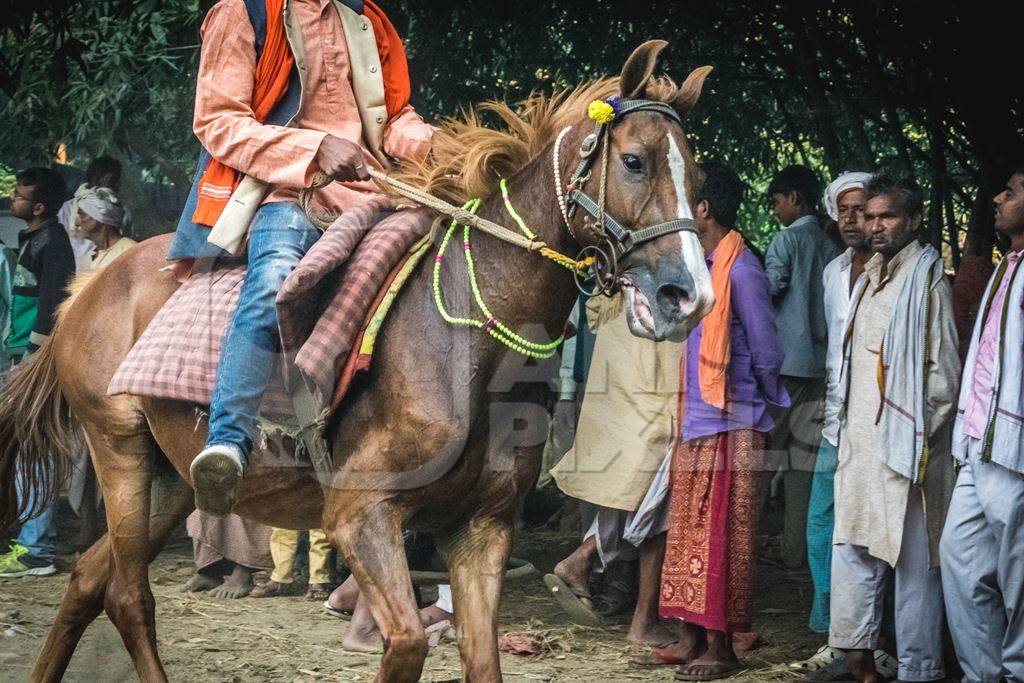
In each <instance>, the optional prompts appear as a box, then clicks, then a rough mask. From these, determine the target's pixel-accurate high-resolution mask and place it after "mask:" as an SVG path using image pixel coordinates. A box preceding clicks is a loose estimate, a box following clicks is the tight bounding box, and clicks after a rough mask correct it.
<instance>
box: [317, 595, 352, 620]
mask: <svg viewBox="0 0 1024 683" xmlns="http://www.w3.org/2000/svg"><path fill="white" fill-rule="evenodd" d="M323 609H324V612H326V613H327V614H330V615H331V616H332V617H338V618H339V619H344V620H345V621H351V620H352V610H347V609H338V608H337V607H332V606H331V603H330V601H329V600H324V604H323Z"/></svg>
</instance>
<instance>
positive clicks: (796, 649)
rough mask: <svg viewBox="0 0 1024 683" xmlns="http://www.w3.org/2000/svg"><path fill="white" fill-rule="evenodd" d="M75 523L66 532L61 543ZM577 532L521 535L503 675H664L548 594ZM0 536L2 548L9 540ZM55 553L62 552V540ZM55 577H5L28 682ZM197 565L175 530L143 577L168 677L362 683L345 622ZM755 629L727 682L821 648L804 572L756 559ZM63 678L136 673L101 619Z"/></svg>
mask: <svg viewBox="0 0 1024 683" xmlns="http://www.w3.org/2000/svg"><path fill="white" fill-rule="evenodd" d="M70 531H71V530H64V529H62V530H61V540H62V541H64V540H65V538H68V539H69V537H70ZM577 538H578V536H577V535H576V534H572V533H560V532H556V531H551V530H549V529H546V528H543V527H541V528H534V529H528V530H526V531H524V532H523V533H521V534H520V536H519V541H518V543H517V547H516V549H515V551H514V553H513V554H514V555H515V556H516V557H521V558H526V559H528V560H529V561H531V562H532V563H533V564H534V565H535V566H536V567H537V569H538V570H539V571H540V572H541V573H539V574H538V575H536V576H534V577H532V578H529V579H524V580H522V581H519V582H516V583H510V584H506V586H505V591H504V594H503V596H502V601H501V611H500V624H501V632H502V633H517V634H527V635H530V636H531V637H533V638H534V639H536V641H537V642H538V643H539V644H540V645H541V649H542V650H543V655H542V656H541V657H540V658H539V659H536V660H535V661H529V660H527V659H525V658H523V657H520V656H515V655H511V654H505V653H502V655H501V662H502V670H503V672H504V674H505V680H506V681H510V682H519V681H669V680H672V678H673V676H672V670H671V669H661V670H654V671H648V670H640V669H636V668H631V667H630V665H629V660H630V659H631V658H635V657H639V656H642V655H643V654H644V652H645V650H642V649H638V648H634V647H630V646H629V645H628V644H627V643H626V642H625V640H624V635H625V632H626V627H625V619H624V618H623V619H622V620H620V621H618V622H614V623H612V624H610V625H609V626H608V627H606V628H600V629H591V628H584V627H580V626H575V625H573V624H570V623H569V622H568V621H567V620H566V619H565V617H564V615H563V614H562V613H561V612H560V611H559V609H558V608H557V607H556V606H555V605H554V603H553V602H552V601H551V600H550V599H549V598H548V595H547V591H546V588H545V587H544V584H543V582H542V581H541V575H542V573H543V572H546V571H550V570H551V568H552V567H553V566H554V564H555V562H557V561H558V560H559V559H561V558H562V557H563V556H565V555H566V554H567V553H568V552H570V551H571V550H572V549H573V548H574V547H575V544H576V540H577ZM6 545H7V544H6V541H3V547H5V548H6ZM61 550H69V549H68V548H66V547H65V546H64V545H62V546H61ZM58 559H59V561H58V566H60V567H61V569H62V570H64V571H62V572H61V573H59V574H57V575H56V576H52V577H45V578H31V579H0V681H2V682H3V683H7V682H8V681H24V680H26V679H27V676H28V673H29V671H30V669H31V666H32V664H33V662H34V661H35V658H36V655H37V654H38V652H39V649H40V648H41V647H42V643H43V640H44V638H45V636H46V632H47V629H48V628H49V626H50V624H51V623H52V620H53V616H54V614H55V611H56V608H57V605H58V603H59V601H60V599H61V596H62V595H63V592H64V588H65V586H66V585H67V581H68V572H67V570H68V569H69V566H70V563H71V561H72V556H71V555H70V554H64V555H61V556H60V557H59V558H58ZM191 571H192V551H191V544H190V542H189V539H188V538H187V537H185V536H184V535H183V532H182V535H180V536H178V537H177V538H176V539H175V540H173V541H172V542H171V544H169V546H168V548H167V549H165V550H164V552H163V553H162V554H161V555H160V557H159V558H157V560H156V562H155V563H154V564H153V566H152V568H151V571H150V577H151V579H152V582H153V592H154V594H155V596H156V603H157V631H158V635H159V642H160V653H161V656H162V658H163V661H164V665H165V666H166V668H167V674H168V676H169V677H170V679H171V680H172V681H197V682H198V681H202V682H205V681H230V682H232V683H235V682H239V683H240V682H243V681H244V682H248V681H295V682H299V681H301V682H303V683H305V682H307V681H309V682H313V681H368V680H370V679H372V678H373V675H374V673H375V672H376V670H377V665H378V661H379V656H377V655H362V654H353V653H348V652H345V651H343V650H342V649H341V646H340V643H341V636H342V633H343V629H344V628H345V624H346V622H343V621H341V620H338V619H335V618H332V617H329V616H327V615H325V614H323V613H322V612H321V611H320V608H319V605H317V604H315V603H312V602H308V601H306V600H304V599H302V598H301V597H288V598H267V599H260V600H256V599H252V598H249V599H242V600H218V599H215V598H211V597H208V596H207V595H205V594H197V595H189V594H185V593H182V592H181V586H182V584H183V583H184V582H185V580H186V579H187V578H188V577H189V575H190V574H191ZM759 572H760V576H759V580H758V584H759V590H758V596H759V597H758V603H757V616H756V621H755V626H756V628H757V630H758V632H759V633H760V634H761V637H762V641H763V644H762V645H761V646H760V647H758V648H757V649H755V650H753V651H751V652H749V653H747V654H746V655H744V657H743V661H744V664H746V665H747V666H748V670H747V671H746V672H744V673H742V674H739V675H737V676H734V677H733V678H732V679H730V680H733V681H795V680H799V676H797V675H796V673H794V672H793V671H792V670H789V669H788V668H787V666H786V664H787V663H788V662H791V661H793V660H797V659H802V658H804V657H806V656H808V655H810V654H812V653H813V652H814V650H815V649H816V647H817V646H818V645H820V644H821V637H820V636H817V635H815V634H813V633H812V632H811V631H810V630H808V628H807V626H806V622H807V618H806V614H807V609H808V606H809V604H810V597H811V596H810V591H811V585H810V582H809V579H808V578H807V577H806V574H805V573H787V572H783V571H781V570H777V569H773V568H771V567H760V568H759ZM65 680H67V681H72V682H75V683H78V682H82V683H85V682H89V683H92V682H93V681H103V682H104V683H107V682H115V681H134V680H136V677H135V674H134V670H133V669H132V666H131V661H130V659H129V657H128V654H127V652H126V651H125V650H124V647H123V645H122V644H121V640H120V637H119V635H118V633H117V631H116V629H115V628H114V627H113V625H112V624H111V623H110V622H109V621H108V620H107V618H106V617H105V616H100V618H99V619H97V620H96V622H94V623H93V625H92V626H90V627H89V629H88V631H86V634H85V637H84V638H83V640H82V642H81V643H80V644H79V646H78V650H77V652H76V653H75V656H74V659H73V660H72V662H71V666H70V669H69V671H68V673H67V676H66V677H65ZM422 680H424V681H434V682H438V681H451V680H459V656H458V651H457V649H456V647H455V645H454V644H453V643H450V642H442V644H441V645H440V646H438V647H437V648H435V649H433V650H431V653H430V656H429V658H428V659H427V663H426V668H425V669H424V672H423V679H422Z"/></svg>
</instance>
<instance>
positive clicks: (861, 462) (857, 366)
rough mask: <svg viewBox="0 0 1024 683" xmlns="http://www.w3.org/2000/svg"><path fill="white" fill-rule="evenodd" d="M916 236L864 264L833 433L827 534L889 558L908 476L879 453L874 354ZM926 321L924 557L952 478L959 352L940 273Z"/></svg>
mask: <svg viewBox="0 0 1024 683" xmlns="http://www.w3.org/2000/svg"><path fill="white" fill-rule="evenodd" d="M921 248H922V247H921V245H920V244H918V243H917V242H916V241H915V242H912V243H911V244H910V245H908V246H907V247H905V248H904V249H903V250H902V251H901V252H900V253H899V254H897V255H896V256H894V257H893V259H892V260H891V261H890V262H889V264H888V268H886V267H885V264H884V261H883V260H882V258H881V256H879V255H876V256H875V257H873V258H872V259H871V260H870V261H869V262H868V264H867V267H866V270H865V277H867V278H868V282H867V289H866V291H865V293H864V296H863V298H862V299H861V300H860V304H859V306H858V305H857V304H856V302H854V303H853V304H852V305H853V306H856V308H855V310H853V311H852V312H851V314H852V315H854V320H853V329H852V332H851V337H850V341H849V343H850V344H851V345H852V346H851V348H850V368H849V378H850V379H849V392H848V399H847V403H846V410H847V413H846V418H845V421H844V424H843V429H842V431H841V434H840V440H839V464H838V466H837V468H836V477H835V520H836V521H835V536H834V539H833V542H834V543H836V544H839V543H849V544H853V545H859V546H863V547H865V548H867V549H868V552H869V553H870V554H871V556H872V557H877V558H878V559H880V560H883V561H885V562H886V563H888V564H889V565H890V566H895V565H896V561H897V559H898V558H899V554H900V547H901V543H902V540H903V538H902V536H903V528H904V523H903V522H904V515H905V514H906V510H907V496H908V494H909V492H910V489H911V482H910V480H909V479H907V478H905V477H903V476H901V475H899V474H897V473H896V472H895V471H894V470H892V469H890V468H889V467H887V466H886V465H885V464H884V463H883V462H882V460H881V458H880V457H879V453H880V452H881V449H883V448H886V444H885V443H883V442H882V439H881V429H880V427H879V426H878V425H876V424H875V421H876V417H877V415H878V407H879V403H880V401H881V392H880V389H879V382H878V356H879V353H880V351H881V348H882V338H883V336H884V335H885V332H886V329H887V328H888V326H889V320H890V318H891V316H892V309H893V304H894V303H895V301H896V298H897V295H898V293H899V291H900V288H901V287H902V285H903V283H904V280H905V279H906V278H907V277H908V276H909V275H910V274H911V269H910V268H909V267H901V266H904V265H905V264H907V263H908V262H912V261H913V260H914V258H915V257H916V256H917V254H918V253H919V252H920V250H921ZM931 311H932V321H931V327H930V336H929V346H930V355H929V358H930V361H929V371H928V379H927V385H928V402H927V415H928V434H929V439H928V442H929V451H930V454H929V458H928V466H927V470H926V473H925V477H924V480H923V484H922V486H921V489H923V491H924V499H925V516H926V526H927V528H928V536H929V549H930V564H931V565H932V566H936V565H937V564H938V542H939V537H940V535H941V533H942V524H943V522H944V521H945V516H946V509H947V506H948V503H949V496H950V494H951V492H952V484H953V481H954V477H955V475H954V473H953V461H952V457H951V455H950V427H951V426H952V424H951V423H952V419H953V414H954V411H955V408H956V391H957V385H958V382H959V373H960V360H959V356H958V355H957V337H956V328H955V326H954V324H953V305H952V298H951V290H950V286H949V282H948V281H947V280H946V279H945V278H943V279H942V281H941V282H940V283H939V284H938V286H936V287H935V289H934V290H933V291H932V302H931Z"/></svg>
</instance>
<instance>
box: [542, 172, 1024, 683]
mask: <svg viewBox="0 0 1024 683" xmlns="http://www.w3.org/2000/svg"><path fill="white" fill-rule="evenodd" d="M701 167H702V170H703V175H704V177H705V180H704V184H703V187H702V188H701V189H700V190H698V192H697V194H696V197H695V199H694V202H695V205H694V207H693V209H694V214H695V224H696V227H697V230H698V233H699V235H700V240H701V243H702V246H703V247H704V251H705V255H706V258H707V263H708V267H709V269H710V271H711V276H712V283H713V285H714V291H715V307H714V309H713V310H712V312H711V314H710V315H708V316H707V317H706V318H705V319H704V320H703V321H702V322H701V323H700V325H698V327H697V328H696V329H695V330H694V332H693V334H692V335H691V336H690V337H689V339H688V341H687V342H685V343H683V344H678V345H672V344H671V343H662V344H657V345H655V344H654V343H652V342H648V341H646V340H642V339H637V338H634V337H631V336H630V335H629V334H628V330H627V329H626V327H625V322H624V319H623V317H622V315H621V312H620V311H612V313H611V314H609V313H608V308H609V306H608V304H605V305H604V310H602V306H601V305H600V304H596V303H595V302H593V301H592V302H590V304H589V305H586V306H584V305H583V304H581V306H580V307H579V308H578V310H577V311H576V312H575V314H574V316H575V317H574V320H573V322H574V324H575V325H576V327H577V328H578V330H579V332H578V334H577V337H576V338H575V339H574V340H571V341H570V344H571V345H572V346H571V348H569V349H567V350H566V352H565V353H564V354H563V366H562V372H561V377H562V393H561V394H560V396H559V398H560V400H559V402H558V403H557V404H556V408H555V419H554V425H555V434H554V435H553V440H552V441H553V443H554V444H556V445H555V446H554V447H553V450H554V451H556V452H562V451H564V450H565V448H564V447H563V448H559V447H558V445H557V444H558V443H559V442H561V443H562V444H567V443H568V442H571V443H572V447H571V448H569V449H568V453H566V455H565V456H564V457H563V458H562V460H561V461H560V462H558V463H557V464H556V465H555V466H554V468H553V469H552V474H553V476H554V479H555V481H556V482H557V484H558V485H559V487H560V488H561V489H562V490H563V491H564V492H565V493H567V494H569V495H570V496H574V497H577V498H579V499H581V500H582V501H584V504H585V506H584V507H585V508H586V509H585V513H584V518H585V520H587V523H586V524H585V525H584V528H586V532H585V533H584V539H583V543H582V544H581V545H580V546H579V548H577V550H575V551H574V552H573V553H572V554H570V555H569V556H568V557H567V558H565V560H563V561H562V562H560V563H559V564H558V565H557V566H556V567H555V569H554V572H553V573H552V574H550V575H548V576H547V577H546V578H545V581H546V583H547V584H548V586H549V588H550V589H551V591H552V594H553V596H554V598H555V599H556V600H558V602H559V604H560V605H561V606H562V607H563V608H564V609H565V611H566V612H567V613H568V614H569V615H570V617H572V618H573V619H574V620H576V621H578V622H581V623H589V624H594V625H596V624H600V623H601V619H602V616H604V615H609V614H614V613H616V612H618V611H621V610H622V608H623V602H624V601H623V599H622V597H621V593H622V589H621V584H622V581H621V578H620V577H621V574H622V572H621V570H619V571H618V573H616V571H617V570H616V566H617V565H622V564H629V563H630V562H632V561H636V558H639V559H638V565H637V569H636V571H635V575H636V577H637V578H636V579H632V576H633V574H629V576H630V577H631V580H635V581H636V582H637V583H638V586H637V589H636V593H635V595H636V607H635V610H634V616H633V620H632V624H631V628H630V631H629V633H628V635H627V638H628V639H629V640H630V641H632V642H634V643H638V644H639V643H643V644H648V645H652V646H653V651H652V652H651V655H650V658H649V659H646V660H644V662H643V664H645V665H649V666H658V665H677V666H678V667H679V668H678V670H677V678H678V679H680V680H711V679H715V678H723V677H727V676H730V675H732V674H733V673H734V672H735V671H736V670H737V669H738V668H739V667H740V663H739V660H738V658H737V655H736V652H737V651H741V650H743V649H746V648H747V647H749V645H750V643H751V642H752V641H753V640H755V639H756V637H757V636H756V633H751V629H752V624H751V616H750V615H751V601H752V595H753V591H754V582H753V579H754V567H755V564H756V562H757V561H760V562H763V563H766V564H771V565H776V566H779V567H783V568H786V569H789V570H795V569H798V568H800V567H802V566H803V565H804V564H805V563H806V564H807V566H808V567H809V569H810V573H811V577H812V580H813V584H814V598H813V602H812V605H811V614H810V619H809V626H810V628H811V629H812V630H814V631H816V632H819V633H827V634H828V636H827V638H828V642H827V644H824V645H823V646H822V647H821V648H820V649H819V650H818V652H817V653H816V654H815V655H814V656H813V657H811V658H810V659H808V660H806V661H804V662H801V663H800V664H801V666H802V668H804V669H805V670H806V672H807V680H811V681H830V680H859V681H877V680H887V679H889V678H894V677H895V678H898V679H899V680H904V681H932V680H945V679H946V676H947V674H952V671H950V667H949V666H948V664H949V663H950V662H952V661H954V660H953V659H952V658H951V657H952V654H953V653H952V652H949V651H948V647H947V648H946V651H944V632H946V625H947V624H948V632H949V633H950V634H951V635H952V644H953V646H954V648H955V655H956V658H955V661H957V662H958V663H959V667H961V668H962V670H963V674H964V678H963V680H964V681H972V682H973V681H983V682H988V681H993V682H994V681H1003V680H1024V643H1022V638H1024V628H1022V623H1021V615H1020V604H1021V598H1020V595H1019V593H1020V590H1021V586H1022V583H1021V579H1022V576H1021V572H1022V570H1024V555H1022V554H1021V550H1020V549H1019V547H1018V544H1019V543H1020V542H1021V541H1022V539H1024V535H1022V527H1021V519H1022V515H1024V505H1022V504H1021V503H1022V499H1021V496H1022V494H1024V483H1022V482H1024V478H1022V476H1021V475H1022V474H1024V460H1022V459H1021V458H1022V456H1021V455H1020V453H1021V446H1022V445H1024V444H1022V442H1021V437H1022V436H1024V431H1022V430H1024V417H1022V416H1024V405H1022V398H1021V390H1020V387H1021V386H1022V380H1024V377H1022V374H1021V373H1022V368H1024V350H1022V338H1021V337H1020V336H1019V335H1021V334H1024V309H1022V308H1021V306H1022V304H1024V280H1019V279H1018V278H1017V266H1018V263H1019V261H1020V257H1021V253H1022V252H1021V249H1022V248H1024V167H1022V168H1018V169H1015V170H1014V171H1013V172H1012V173H1011V174H1010V176H1009V178H1008V180H1007V182H1006V186H1005V188H1004V189H1003V190H1002V191H1001V192H1000V193H999V194H998V196H997V197H996V198H995V204H996V207H995V220H996V223H995V227H996V229H997V230H998V231H999V232H1000V233H1002V234H1003V235H1005V236H1006V237H1007V238H1008V245H1009V248H1008V249H1006V251H1005V255H1004V257H1003V258H1002V260H1001V261H1000V262H999V264H998V266H997V267H996V269H995V272H994V274H992V276H991V278H990V279H989V282H988V284H987V286H985V287H984V288H976V291H974V292H973V293H964V292H961V297H964V296H968V297H973V299H974V300H975V301H976V302H979V301H980V306H978V307H976V308H975V309H974V310H976V312H977V319H976V321H975V322H974V325H973V332H972V333H970V334H971V336H970V337H969V338H966V337H965V338H963V339H960V338H958V334H957V329H958V326H959V327H960V328H961V329H963V328H964V327H965V326H964V324H963V321H962V320H957V319H956V318H957V317H958V316H957V315H956V314H955V312H954V306H953V295H952V287H951V283H950V278H949V277H948V275H947V273H946V269H945V266H944V263H943V261H942V257H941V255H940V253H939V252H938V251H937V250H936V249H935V248H933V247H932V246H930V245H928V244H926V243H925V242H924V241H923V230H922V223H923V204H924V202H923V196H922V192H921V189H920V188H919V187H918V185H917V184H916V183H915V182H914V181H913V180H912V179H910V178H907V177H891V176H889V175H886V174H884V173H878V174H871V173H866V172H848V173H843V174H841V175H840V176H839V177H837V178H835V179H834V180H833V181H832V182H831V183H830V184H829V185H828V187H827V188H826V189H825V190H824V192H823V193H822V191H821V189H820V186H819V181H818V178H817V176H816V174H815V173H814V172H813V171H812V170H811V169H809V168H806V167H802V166H790V167H787V168H785V169H783V170H782V171H780V172H779V173H778V174H777V175H776V176H775V177H774V178H773V180H772V181H771V184H770V185H769V188H768V199H769V201H770V205H771V206H772V210H773V213H774V215H775V217H776V218H777V219H778V220H779V222H780V224H781V226H782V229H781V230H780V231H779V232H778V234H777V235H776V236H775V237H774V238H773V240H772V242H771V244H770V246H769V248H768V250H767V253H766V254H765V255H764V258H763V263H762V262H761V261H760V260H759V259H758V258H757V256H756V255H754V254H753V253H752V251H751V249H750V247H748V246H747V245H745V242H744V239H743V238H742V236H741V235H740V233H739V232H738V231H737V229H736V220H737V215H738V209H739V206H740V201H741V198H742V195H743V184H742V183H741V182H740V180H739V178H738V177H737V176H736V174H735V173H734V172H733V171H732V170H730V169H728V168H727V167H725V166H723V165H721V164H718V163H715V162H705V163H704V164H702V165H701ZM819 198H823V203H824V209H825V211H824V214H825V215H822V213H821V211H820V203H821V200H820V199H819ZM825 216H827V218H828V219H830V221H825V220H823V219H824V218H825ZM843 247H845V249H844V248H843ZM963 284H964V286H967V282H966V281H965V282H964V283H963ZM613 306H614V304H613ZM959 317H962V315H961V316H959ZM966 329H967V330H970V329H971V327H970V326H969V323H968V325H967V326H966ZM580 345H584V346H587V347H588V348H587V349H586V350H585V351H583V352H581V351H580V348H579V346H580ZM672 346H676V347H678V348H675V349H672V348H671V347H672ZM961 350H963V353H964V354H965V355H966V359H967V360H966V363H965V364H964V366H963V367H964V368H965V370H964V372H963V374H962V376H961V355H962V354H961ZM677 368H678V369H679V370H678V373H677V372H676V369H677ZM588 370H589V377H590V379H591V382H592V383H593V384H595V385H599V386H595V387H594V388H593V391H591V387H589V386H586V384H585V382H586V378H587V377H588ZM652 373H653V374H655V375H657V374H659V373H660V374H661V375H662V376H669V375H672V374H678V375H679V381H678V385H677V384H676V383H675V382H674V381H667V382H662V383H657V382H655V383H654V384H652V383H651V382H650V378H651V376H652ZM655 385H657V386H655ZM580 386H585V387H586V388H585V389H584V390H583V396H582V400H580V399H579V391H578V389H579V387H580ZM677 386H678V388H679V391H680V393H681V395H682V400H681V401H680V404H679V406H678V408H677V406H676V404H675V401H674V400H673V399H674V396H675V392H676V389H677ZM958 391H959V393H958ZM577 411H578V413H579V420H578V424H577V425H576V427H575V433H574V434H573V433H572V416H573V414H574V413H576V412H577ZM567 414H568V415H569V416H570V417H568V418H567V417H566V415H567ZM651 415H659V416H660V419H651V417H650V416H651ZM672 418H677V419H676V420H673V419H672ZM566 433H568V437H566ZM612 437H613V438H612ZM659 463H660V465H659ZM779 485H781V487H782V495H781V496H780V497H781V498H782V501H783V507H784V515H783V517H784V520H783V523H782V533H781V534H780V535H779V536H778V537H775V538H766V537H763V536H762V537H759V535H758V526H759V522H760V518H761V516H762V515H763V512H764V507H765V506H764V502H765V496H766V494H767V493H768V492H769V489H771V490H775V489H776V488H777V487H778V486H779ZM590 520H592V521H590ZM606 568H607V574H608V579H607V580H606V581H605V582H604V584H605V586H606V590H605V592H604V593H603V594H601V595H599V596H594V595H592V594H591V590H590V589H591V586H592V585H594V584H593V581H592V579H593V578H594V574H595V573H597V572H602V571H604V570H605V569H606ZM627 583H628V581H627ZM887 596H889V597H888V598H887ZM887 599H888V600H891V601H892V604H891V606H890V605H887ZM625 602H627V603H628V600H626V601H625ZM887 636H888V637H887ZM953 668H955V665H954V667H953Z"/></svg>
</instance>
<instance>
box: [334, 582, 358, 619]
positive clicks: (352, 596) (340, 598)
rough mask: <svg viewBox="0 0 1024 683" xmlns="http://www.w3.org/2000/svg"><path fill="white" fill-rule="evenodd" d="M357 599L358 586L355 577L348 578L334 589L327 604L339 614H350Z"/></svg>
mask: <svg viewBox="0 0 1024 683" xmlns="http://www.w3.org/2000/svg"><path fill="white" fill-rule="evenodd" d="M358 599H359V584H358V583H356V577H354V576H349V577H348V578H347V579H345V580H344V581H343V582H342V583H341V585H340V586H338V587H337V588H335V589H334V590H333V591H332V592H331V595H330V596H329V597H328V598H327V604H329V605H330V606H331V607H332V608H334V609H336V610H339V611H341V612H347V613H348V614H352V612H353V611H354V610H355V608H356V601H357V600H358Z"/></svg>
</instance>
